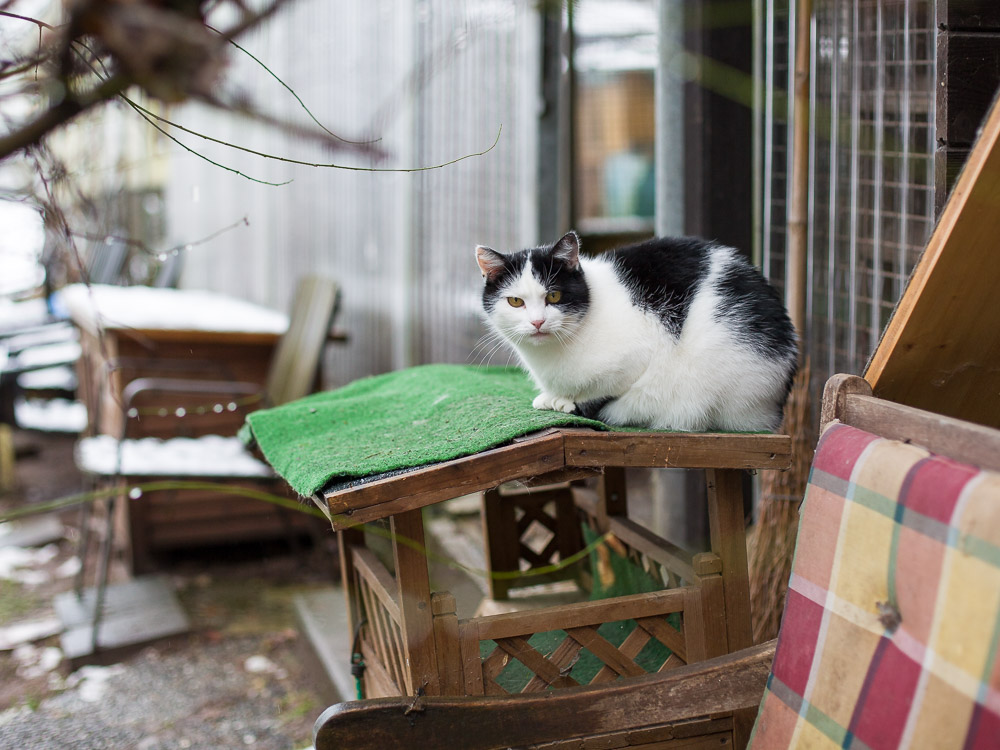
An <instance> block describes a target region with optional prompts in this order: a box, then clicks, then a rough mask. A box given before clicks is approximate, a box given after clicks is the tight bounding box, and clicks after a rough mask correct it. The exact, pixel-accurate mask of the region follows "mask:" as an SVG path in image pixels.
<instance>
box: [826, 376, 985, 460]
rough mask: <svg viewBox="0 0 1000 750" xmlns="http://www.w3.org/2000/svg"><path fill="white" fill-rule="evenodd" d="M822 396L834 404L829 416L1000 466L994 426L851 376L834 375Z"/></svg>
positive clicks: (883, 434)
mask: <svg viewBox="0 0 1000 750" xmlns="http://www.w3.org/2000/svg"><path fill="white" fill-rule="evenodd" d="M823 400H824V402H829V403H830V404H831V409H830V418H831V419H839V420H840V421H841V422H844V423H846V424H849V425H851V426H852V427H857V428H858V429H861V430H866V431H868V432H872V433H875V434H877V435H880V436H882V437H885V438H889V439H891V440H902V441H904V442H907V443H914V444H916V445H920V446H923V447H924V448H927V450H929V451H931V452H933V453H939V454H942V455H945V456H961V457H962V459H961V460H962V461H964V462H966V463H971V464H976V465H978V466H982V467H983V468H986V469H992V470H994V471H1000V434H998V433H997V431H996V430H995V429H992V428H990V427H984V426H982V425H978V424H973V423H971V422H965V421H962V420H960V419H954V418H952V417H944V416H941V415H939V414H933V413H930V412H926V411H922V410H919V409H915V408H913V407H911V406H904V405H903V404H897V403H894V402H892V401H885V400H883V399H877V398H874V397H873V396H872V395H871V388H870V386H868V383H867V382H866V381H864V380H862V379H861V378H858V377H855V376H852V375H847V376H844V375H838V376H835V377H834V378H831V379H830V381H829V382H828V384H827V391H825V392H824V399H823ZM824 419H825V413H824ZM829 421H830V420H829V419H825V421H824V424H826V422H829Z"/></svg>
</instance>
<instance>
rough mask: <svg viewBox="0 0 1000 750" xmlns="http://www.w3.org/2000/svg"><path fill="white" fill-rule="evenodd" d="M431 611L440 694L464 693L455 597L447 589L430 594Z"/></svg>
mask: <svg viewBox="0 0 1000 750" xmlns="http://www.w3.org/2000/svg"><path fill="white" fill-rule="evenodd" d="M431 612H432V613H433V615H434V645H435V647H436V648H437V670H438V676H439V677H440V679H441V695H465V676H464V674H463V668H462V655H461V650H460V647H459V643H458V615H457V614H456V612H457V610H456V607H455V597H454V596H453V595H452V594H451V593H449V592H447V591H442V592H435V593H433V594H431Z"/></svg>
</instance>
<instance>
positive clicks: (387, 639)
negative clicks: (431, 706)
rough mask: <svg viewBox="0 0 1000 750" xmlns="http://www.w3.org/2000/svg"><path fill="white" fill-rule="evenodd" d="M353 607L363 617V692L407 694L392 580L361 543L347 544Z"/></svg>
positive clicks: (409, 688) (409, 691)
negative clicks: (351, 560)
mask: <svg viewBox="0 0 1000 750" xmlns="http://www.w3.org/2000/svg"><path fill="white" fill-rule="evenodd" d="M351 553H352V558H353V563H354V575H355V579H354V580H355V592H356V596H357V598H358V604H357V610H358V612H360V613H361V616H362V617H363V618H364V625H363V626H362V628H361V644H360V646H361V655H362V657H363V658H364V663H365V695H366V697H369V698H374V697H379V696H388V695H411V694H412V693H413V685H411V684H410V678H409V673H408V671H407V670H406V668H405V664H406V643H405V641H404V638H403V634H402V630H401V626H400V623H401V620H400V613H399V604H398V603H397V602H396V598H395V595H394V593H393V592H394V591H395V590H396V584H395V580H394V579H393V577H392V575H391V574H390V573H389V571H388V570H386V569H385V566H384V565H382V563H381V562H380V561H379V559H378V558H377V557H376V556H375V554H374V553H373V552H372V551H371V550H369V549H367V548H365V547H352V548H351Z"/></svg>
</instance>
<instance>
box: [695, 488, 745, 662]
mask: <svg viewBox="0 0 1000 750" xmlns="http://www.w3.org/2000/svg"><path fill="white" fill-rule="evenodd" d="M705 474H706V480H707V482H708V526H709V533H710V534H711V543H712V552H714V553H716V554H717V555H718V556H719V557H721V558H722V585H723V588H724V595H725V600H726V635H727V638H728V641H729V643H728V649H727V650H728V651H729V652H730V653H732V652H733V651H737V650H739V649H741V648H747V647H748V646H752V645H753V627H752V625H751V621H750V575H749V572H748V569H747V543H746V524H745V523H744V520H743V477H742V475H741V474H742V472H741V471H740V470H739V469H709V470H708V471H706V472H705Z"/></svg>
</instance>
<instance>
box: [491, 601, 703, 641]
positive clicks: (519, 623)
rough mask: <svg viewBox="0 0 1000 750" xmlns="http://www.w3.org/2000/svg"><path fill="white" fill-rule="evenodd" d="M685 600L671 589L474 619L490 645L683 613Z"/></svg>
mask: <svg viewBox="0 0 1000 750" xmlns="http://www.w3.org/2000/svg"><path fill="white" fill-rule="evenodd" d="M684 600H685V590H684V589H671V590H670V591H654V592H652V593H649V594H633V595H630V596H619V597H616V598H614V599H603V600H601V601H596V602H577V603H575V604H566V605H563V606H561V607H546V608H544V609H536V610H532V611H529V612H507V613H504V614H499V615H491V616H489V617H479V618H473V619H474V621H475V622H476V623H477V624H478V628H479V638H480V639H481V640H484V641H488V640H497V639H498V638H510V637H513V636H519V635H530V634H532V633H542V632H545V631H548V630H566V629H567V628H572V627H577V626H582V625H600V624H602V623H605V622H617V621H619V620H627V619H629V618H637V617H652V616H654V615H664V614H667V613H670V612H681V611H683V609H684Z"/></svg>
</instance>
